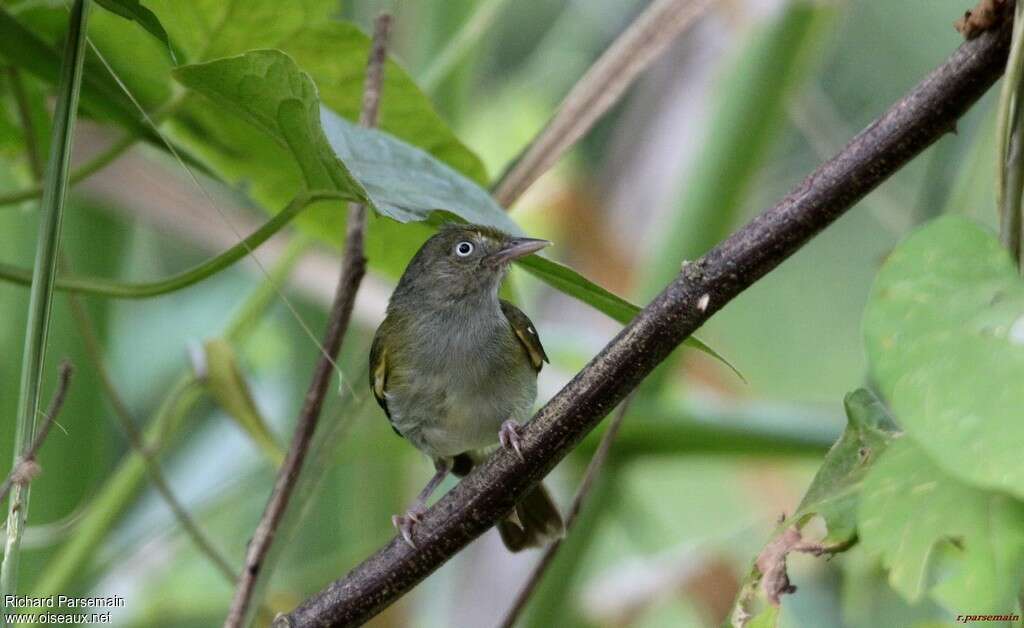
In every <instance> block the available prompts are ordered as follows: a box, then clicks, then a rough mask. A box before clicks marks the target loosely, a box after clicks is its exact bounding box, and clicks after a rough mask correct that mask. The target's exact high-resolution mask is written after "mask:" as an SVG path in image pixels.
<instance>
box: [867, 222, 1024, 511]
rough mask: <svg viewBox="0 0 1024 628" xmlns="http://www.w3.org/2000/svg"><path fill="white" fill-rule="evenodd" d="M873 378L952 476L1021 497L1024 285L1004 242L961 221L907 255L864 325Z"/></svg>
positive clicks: (887, 272) (889, 270)
mask: <svg viewBox="0 0 1024 628" xmlns="http://www.w3.org/2000/svg"><path fill="white" fill-rule="evenodd" d="M864 333H865V337H866V345H867V353H868V359H869V363H870V368H871V374H872V376H873V377H874V379H875V380H876V381H877V382H878V386H879V388H880V390H881V392H882V393H883V395H884V396H885V397H886V398H887V399H888V400H889V402H890V407H891V409H892V412H893V415H894V416H895V417H896V420H897V421H898V422H899V424H900V425H901V427H903V428H904V429H905V430H906V432H907V433H908V434H909V435H910V436H911V437H912V438H913V439H914V441H915V442H916V443H917V444H918V445H919V446H920V447H921V448H922V449H923V450H924V451H925V452H926V453H927V454H928V456H929V457H930V458H931V459H932V460H933V461H934V462H935V463H936V464H938V465H939V466H940V467H942V468H943V469H944V470H945V471H946V472H948V473H949V474H951V475H953V476H954V477H957V478H959V479H961V480H964V481H966V482H968V483H973V484H976V485H978V486H981V487H986V488H992V489H1001V490H1005V491H1008V492H1010V493H1012V494H1014V495H1017V496H1024V465H1021V452H1022V451H1024V385H1022V382H1024V282H1022V281H1021V279H1020V277H1019V276H1018V275H1017V270H1016V268H1015V267H1014V265H1013V262H1012V261H1011V260H1010V257H1009V256H1008V255H1007V253H1006V252H1005V251H1004V250H1003V248H1002V247H1001V246H1000V245H999V242H998V241H997V240H996V238H995V237H994V236H993V235H992V234H991V233H989V232H988V231H987V230H985V229H984V228H982V227H980V226H978V225H976V224H975V223H973V222H971V221H969V220H967V219H965V218H962V217H958V216H949V217H945V218H941V219H939V220H936V221H934V222H933V223H931V224H929V225H928V226H926V227H924V228H922V229H920V230H918V231H917V232H916V233H914V234H913V235H911V236H910V237H909V238H907V240H906V241H904V242H903V243H902V244H900V245H899V246H898V247H897V248H896V249H895V250H894V251H893V253H892V254H891V255H890V256H889V258H888V260H887V261H886V263H885V264H884V265H883V267H882V269H881V271H880V272H879V274H878V278H877V279H876V281H875V285H874V288H873V289H872V292H871V296H870V298H869V301H868V305H867V309H866V311H865V314H864Z"/></svg>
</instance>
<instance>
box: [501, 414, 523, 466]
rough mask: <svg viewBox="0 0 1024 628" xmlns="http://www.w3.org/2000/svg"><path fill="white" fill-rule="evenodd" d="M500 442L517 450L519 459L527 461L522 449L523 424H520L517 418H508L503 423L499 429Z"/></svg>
mask: <svg viewBox="0 0 1024 628" xmlns="http://www.w3.org/2000/svg"><path fill="white" fill-rule="evenodd" d="M498 442H500V443H501V446H502V447H504V448H505V449H512V450H513V451H515V452H516V455H517V456H519V459H520V460H522V461H523V462H526V459H525V458H523V451H522V443H523V426H522V425H519V423H518V422H517V421H516V420H515V419H508V420H507V421H505V422H504V423H502V424H501V428H500V429H499V430H498Z"/></svg>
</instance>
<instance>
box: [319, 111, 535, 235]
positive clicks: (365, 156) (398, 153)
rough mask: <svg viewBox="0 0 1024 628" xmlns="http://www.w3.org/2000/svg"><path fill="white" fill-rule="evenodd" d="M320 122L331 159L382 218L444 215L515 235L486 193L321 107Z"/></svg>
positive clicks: (437, 164)
mask: <svg viewBox="0 0 1024 628" xmlns="http://www.w3.org/2000/svg"><path fill="white" fill-rule="evenodd" d="M320 120H321V123H322V124H323V129H324V132H325V133H326V134H327V141H328V142H329V143H330V146H331V148H333V149H334V154H335V155H337V158H338V159H340V160H341V161H342V162H343V163H344V164H345V165H347V166H348V168H349V169H350V170H351V172H352V174H353V175H354V176H355V178H356V179H357V180H358V181H359V182H360V183H361V184H362V185H363V188H364V189H365V190H366V194H367V197H368V198H369V199H370V201H372V202H373V204H374V205H375V206H376V208H377V211H379V212H380V213H381V214H382V215H384V216H387V217H388V218H392V219H394V220H397V221H399V222H410V221H424V220H428V219H430V216H431V214H432V213H433V212H435V211H445V212H450V213H452V214H455V215H456V216H458V217H459V218H460V219H462V220H465V221H466V222H470V223H474V224H485V225H491V226H493V227H497V228H499V229H501V230H503V231H505V232H507V233H521V230H520V228H519V226H518V225H517V224H516V223H515V222H513V221H512V219H511V218H509V217H508V214H507V213H505V210H504V209H502V207H501V206H500V205H498V204H497V203H496V202H495V201H494V199H493V198H491V195H490V194H488V193H487V191H486V190H484V189H483V188H481V187H480V186H479V185H477V184H476V183H475V182H473V181H471V180H470V179H469V178H468V177H466V176H463V175H462V174H460V173H458V172H456V171H455V170H454V169H453V168H451V167H449V166H447V165H446V164H444V163H442V162H440V161H438V160H437V159H435V158H434V157H432V156H431V155H430V154H429V153H427V152H426V151H424V150H421V149H419V148H416V147H415V146H411V145H409V144H406V143H404V142H402V141H400V140H398V139H397V138H394V137H392V136H391V135H389V134H387V133H384V132H382V131H378V130H377V129H367V128H363V127H360V126H357V125H355V124H352V123H351V122H349V121H348V120H345V119H344V118H342V117H341V116H339V115H338V114H336V113H334V112H333V111H331V110H330V109H327V108H326V107H323V108H321V112H320Z"/></svg>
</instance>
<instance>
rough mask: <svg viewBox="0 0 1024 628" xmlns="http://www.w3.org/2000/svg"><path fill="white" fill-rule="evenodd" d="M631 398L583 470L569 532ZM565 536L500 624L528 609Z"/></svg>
mask: <svg viewBox="0 0 1024 628" xmlns="http://www.w3.org/2000/svg"><path fill="white" fill-rule="evenodd" d="M632 399H633V397H626V400H625V401H623V402H622V405H620V406H619V411H618V412H616V413H615V416H614V417H613V418H612V422H611V424H609V425H608V429H607V430H605V433H604V436H603V437H601V444H600V445H598V446H597V451H595V452H594V456H593V457H592V458H591V459H590V464H588V465H587V470H586V471H585V472H584V473H583V480H582V481H581V482H580V486H579V488H578V489H576V495H574V496H573V498H572V504H571V505H570V506H569V510H568V512H566V513H565V534H566V536H568V535H569V534H570V533H571V532H572V530H573V528H575V527H576V519H578V518H579V516H580V511H581V510H583V503H584V502H585V501H586V499H587V496H588V495H590V490H591V489H592V488H593V487H594V481H595V480H597V475H598V474H599V473H601V469H602V468H603V467H604V463H605V461H606V460H608V452H610V451H611V449H612V442H614V441H615V436H616V435H617V434H618V433H619V428H620V427H621V426H622V420H623V419H625V418H626V411H627V410H629V402H630V401H631V400H632ZM564 540H565V538H564V537H563V538H560V539H556V540H555V541H554V542H552V543H551V544H550V545H548V546H547V547H546V548H545V549H544V553H543V554H542V555H541V557H540V560H539V561H537V564H536V565H534V566H533V571H531V572H530V576H529V577H528V578H527V579H526V583H525V584H524V585H523V588H522V589H520V590H519V594H518V595H516V599H515V601H514V602H513V603H512V608H510V609H509V610H508V613H506V614H505V619H504V620H502V622H501V624H500V627H499V628H513V626H515V625H516V622H517V621H519V616H520V615H522V614H523V611H524V610H525V609H526V603H527V602H529V601H530V597H531V596H532V595H533V593H534V591H536V590H537V587H538V586H540V581H541V580H542V579H543V578H544V574H545V573H547V571H548V568H549V567H550V566H551V563H552V562H554V560H555V556H556V555H557V554H558V550H559V549H560V548H561V547H562V541H564Z"/></svg>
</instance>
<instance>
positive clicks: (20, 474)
mask: <svg viewBox="0 0 1024 628" xmlns="http://www.w3.org/2000/svg"><path fill="white" fill-rule="evenodd" d="M74 370H75V369H74V368H73V367H72V366H71V362H70V361H69V360H66V359H65V360H63V361H62V362H61V363H60V371H59V373H58V374H57V390H55V391H54V393H53V398H52V399H50V405H49V406H47V408H46V416H44V417H43V423H42V425H40V426H39V431H38V432H36V436H35V438H33V439H32V443H31V444H30V445H29V446H28V449H26V450H25V451H23V452H22V453H21V457H20V458H19V460H18V463H17V464H15V465H14V468H13V469H11V472H10V473H9V474H7V478H6V479H4V481H3V484H0V502H2V501H3V500H4V498H6V497H7V494H8V493H10V492H11V487H13V486H14V485H15V484H28V483H29V482H31V481H32V478H34V477H35V475H36V474H37V473H38V472H39V465H38V463H36V454H38V453H39V448H40V447H42V446H43V442H44V441H45V440H46V437H47V436H48V435H49V434H50V428H52V427H53V423H54V421H56V420H57V415H58V414H60V409H61V408H62V407H63V406H64V399H65V398H67V395H68V388H70V386H71V374H72V373H73V372H74Z"/></svg>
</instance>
